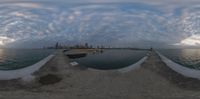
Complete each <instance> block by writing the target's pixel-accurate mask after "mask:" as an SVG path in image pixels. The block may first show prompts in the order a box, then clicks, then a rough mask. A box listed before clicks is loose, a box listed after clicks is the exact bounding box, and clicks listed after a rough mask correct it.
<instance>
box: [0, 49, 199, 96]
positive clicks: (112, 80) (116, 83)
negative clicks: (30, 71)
mask: <svg viewBox="0 0 200 99" xmlns="http://www.w3.org/2000/svg"><path fill="white" fill-rule="evenodd" d="M34 75H35V77H36V79H35V80H34V81H32V82H27V83H25V82H21V80H19V79H15V80H9V81H0V99H200V80H197V79H193V78H188V77H184V76H182V75H181V74H178V73H176V72H175V71H173V70H172V69H170V68H169V67H168V66H166V64H165V63H164V62H162V61H161V59H160V57H159V56H158V55H157V54H156V53H155V52H152V53H151V54H150V55H149V57H148V58H147V60H146V61H145V62H144V63H142V64H141V66H140V67H139V68H135V69H133V70H131V71H128V72H123V73H122V72H119V71H118V70H94V69H87V68H80V67H79V66H71V65H70V60H69V59H68V57H66V56H65V55H64V54H63V53H62V50H58V51H57V52H56V53H55V56H54V57H53V58H52V59H51V60H50V61H49V62H47V63H46V64H45V65H44V66H43V67H42V68H41V69H40V70H39V71H37V72H35V73H34ZM45 75H50V76H49V77H48V78H47V79H46V78H45V79H46V80H48V79H49V80H50V81H51V82H48V81H47V82H44V81H42V78H43V77H45ZM52 75H53V76H52ZM51 76H52V78H51ZM53 78H54V79H53ZM51 83H52V84H51Z"/></svg>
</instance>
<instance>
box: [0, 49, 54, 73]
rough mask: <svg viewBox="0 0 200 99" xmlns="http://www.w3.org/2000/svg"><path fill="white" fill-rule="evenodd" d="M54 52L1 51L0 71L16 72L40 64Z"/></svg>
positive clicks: (31, 50)
mask: <svg viewBox="0 0 200 99" xmlns="http://www.w3.org/2000/svg"><path fill="white" fill-rule="evenodd" d="M53 51H54V50H39V49H35V50H33V49H23V50H19V49H18V50H14V49H0V70H15V69H20V68H24V67H27V66H30V65H33V64H34V63H37V62H39V61H40V60H42V59H43V58H45V57H47V56H48V55H50V54H51V53H53Z"/></svg>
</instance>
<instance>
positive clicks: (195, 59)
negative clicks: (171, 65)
mask: <svg viewBox="0 0 200 99" xmlns="http://www.w3.org/2000/svg"><path fill="white" fill-rule="evenodd" d="M158 51H159V52H160V53H161V54H162V55H164V56H165V57H167V58H168V59H170V60H172V61H174V62H175V63H178V64H180V65H182V66H184V67H188V68H192V69H198V70H199V69H200V49H163V50H158Z"/></svg>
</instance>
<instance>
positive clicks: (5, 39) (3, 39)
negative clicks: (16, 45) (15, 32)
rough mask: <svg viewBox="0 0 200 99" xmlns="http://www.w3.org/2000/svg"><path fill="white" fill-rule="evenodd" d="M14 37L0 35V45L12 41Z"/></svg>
mask: <svg viewBox="0 0 200 99" xmlns="http://www.w3.org/2000/svg"><path fill="white" fill-rule="evenodd" d="M14 41H15V39H12V38H9V37H5V36H0V45H1V46H3V45H6V44H8V43H11V42H14Z"/></svg>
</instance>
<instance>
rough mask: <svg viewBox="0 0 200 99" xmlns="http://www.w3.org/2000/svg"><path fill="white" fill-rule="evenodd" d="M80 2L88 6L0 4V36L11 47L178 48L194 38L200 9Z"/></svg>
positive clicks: (182, 5)
mask: <svg viewBox="0 0 200 99" xmlns="http://www.w3.org/2000/svg"><path fill="white" fill-rule="evenodd" d="M84 1H85V2H86V3H88V4H78V3H77V4H74V5H69V6H63V2H65V3H66V2H70V1H60V3H56V4H54V3H44V2H39V1H37V2H36V1H34V2H33V1H31V2H30V3H28V2H26V3H24V2H18V3H3V4H0V8H1V11H0V20H1V23H0V31H1V33H0V36H3V37H9V38H11V39H15V42H13V43H16V44H13V45H15V46H16V45H17V46H20V44H21V45H23V46H31V45H30V44H31V42H34V45H36V46H37V44H38V46H44V45H51V44H53V43H54V42H57V41H59V42H65V43H66V42H70V43H73V42H74V43H81V42H91V43H93V44H107V45H116V46H117V45H118V46H138V44H137V43H139V42H140V47H141V46H144V47H149V46H150V45H151V44H154V45H156V46H157V47H158V46H161V45H163V46H164V45H166V46H169V45H176V44H183V43H181V42H183V40H185V39H188V38H189V37H191V36H192V35H199V31H200V29H199V28H198V27H199V26H200V24H199V23H200V17H199V16H200V12H199V10H200V7H199V6H198V5H197V4H192V5H193V6H187V5H186V4H187V2H188V1H186V0H183V1H182V2H180V1H179V0H177V1H160V0H159V1H158V0H150V1H152V2H151V3H150V1H149V0H148V1H146V0H142V1H137V0H135V1H134V2H141V3H119V2H122V1H121V0H117V1H112V0H111V1H105V0H101V1H91V0H84ZM123 1H124V0H123ZM10 2H11V1H10ZM15 2H17V1H15ZM76 2H80V1H76ZM91 2H92V3H93V4H89V3H91ZM107 2H112V3H111V4H110V3H107ZM116 2H118V3H116ZM124 2H132V1H130V0H125V1H124ZM156 2H157V3H156ZM192 2H196V1H195V0H194V1H192ZM106 3H107V4H106ZM172 3H173V5H170V4H172ZM176 3H180V4H176ZM190 4H191V3H190ZM0 39H1V38H0ZM20 42H21V43H20ZM25 42H29V43H27V44H25ZM40 42H45V44H44V43H40ZM156 42H157V44H156Z"/></svg>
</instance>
